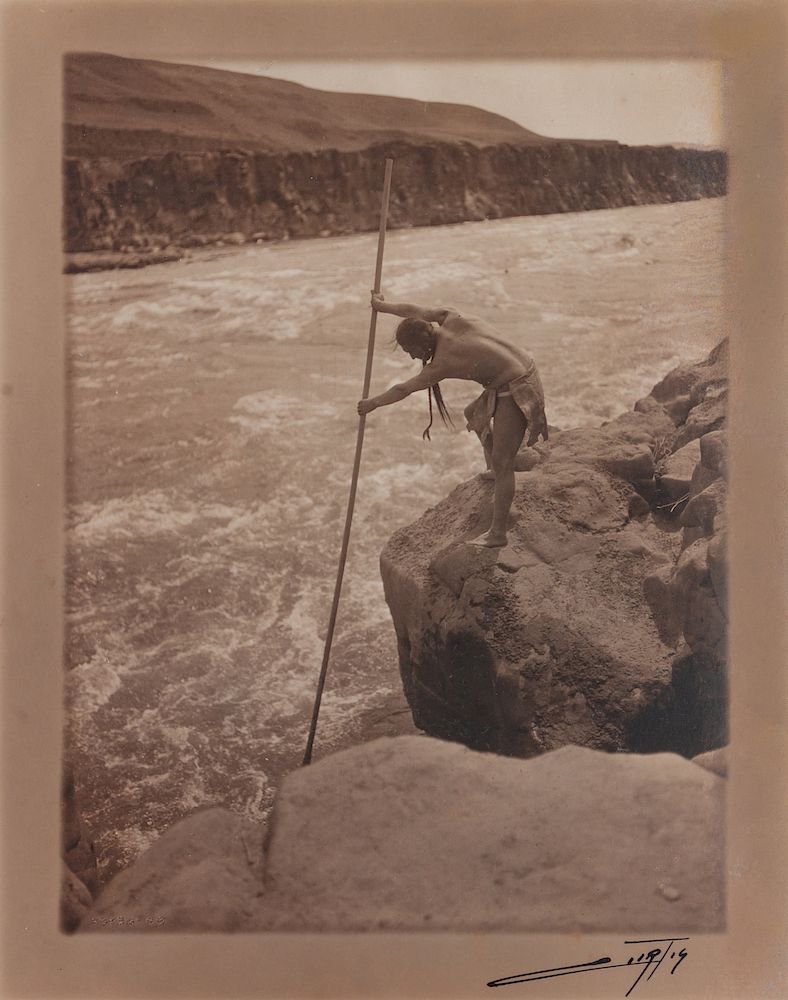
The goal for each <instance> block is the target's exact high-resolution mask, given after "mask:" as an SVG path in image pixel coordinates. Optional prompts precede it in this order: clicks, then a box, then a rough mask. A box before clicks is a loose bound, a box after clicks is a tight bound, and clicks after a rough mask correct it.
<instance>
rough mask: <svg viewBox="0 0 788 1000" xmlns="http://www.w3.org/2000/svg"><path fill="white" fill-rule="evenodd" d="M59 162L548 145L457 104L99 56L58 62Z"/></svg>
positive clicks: (70, 57)
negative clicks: (395, 144)
mask: <svg viewBox="0 0 788 1000" xmlns="http://www.w3.org/2000/svg"><path fill="white" fill-rule="evenodd" d="M64 63H65V66H64V69H65V129H66V137H65V138H66V155H67V156H74V157H99V156H104V157H107V156H108V157H111V158H113V159H118V160H124V159H139V158H141V157H144V156H146V155H151V156H154V155H156V156H160V155H163V154H164V153H168V152H207V151H215V150H220V149H228V148H237V149H243V150H247V151H250V152H267V153H299V152H308V151H316V150H323V149H336V150H340V151H353V150H361V149H366V148H368V147H370V146H372V145H377V144H380V143H383V142H389V141H406V142H412V143H413V142H416V143H419V142H424V141H443V142H467V143H471V144H473V145H474V146H479V147H483V146H490V145H496V144H499V143H513V144H517V145H521V144H542V143H545V142H554V141H555V140H551V139H547V138H545V137H544V136H540V135H537V134H536V133H535V132H529V131H528V130H527V129H524V128H522V127H521V126H519V125H517V124H516V123H515V122H512V121H509V119H508V118H503V117H502V116H500V115H495V114H492V113H490V112H488V111H482V110H480V109H479V108H472V107H468V106H466V105H462V104H442V103H430V102H423V101H416V100H410V99H408V98H401V97H381V96H377V95H370V94H341V93H331V92H329V91H323V90H314V89H312V88H310V87H302V86H301V85H300V84H297V83H289V82H286V81H284V80H274V79H271V78H269V77H264V76H254V75H250V74H248V73H233V72H229V71H227V70H218V69H211V68H209V67H205V66H189V65H182V64H176V63H167V62H156V61H152V60H143V59H126V58H122V57H120V56H114V55H106V54H103V53H95V52H90V53H71V54H68V55H67V56H66V57H65V60H64Z"/></svg>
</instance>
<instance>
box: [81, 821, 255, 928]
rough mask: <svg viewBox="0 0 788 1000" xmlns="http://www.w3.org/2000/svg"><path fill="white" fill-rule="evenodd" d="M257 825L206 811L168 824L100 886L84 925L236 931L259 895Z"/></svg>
mask: <svg viewBox="0 0 788 1000" xmlns="http://www.w3.org/2000/svg"><path fill="white" fill-rule="evenodd" d="M262 857H263V855H262V827H260V826H259V825H257V824H254V823H250V822H249V821H248V820H245V819H243V818H242V817H240V816H238V815H236V814H235V813H231V812H229V811H227V810H226V809H207V810H204V811H202V812H197V813H194V814H193V815H191V816H189V817H187V818H186V819H184V820H181V821H180V822H179V823H176V824H175V825H174V826H172V827H170V829H169V830H167V832H166V833H164V834H163V835H162V836H161V837H160V838H159V839H158V840H157V841H155V842H154V843H153V844H152V845H151V847H149V848H148V850H147V851H145V852H144V853H143V854H142V855H140V857H139V858H137V860H136V861H135V862H134V864H133V865H132V866H131V867H130V868H127V869H126V870H125V871H122V872H121V873H120V874H119V875H116V876H115V878H114V879H113V880H112V881H111V882H110V883H109V885H107V886H106V888H105V889H104V890H103V891H102V893H101V894H100V896H99V898H98V899H97V900H96V903H95V905H94V907H93V909H92V910H91V911H90V913H89V916H88V918H87V919H83V921H82V923H81V925H80V928H79V930H80V932H83V931H118V930H121V931H132V932H139V931H181V932H189V931H235V930H241V929H243V928H244V927H245V926H246V925H247V924H248V922H249V920H250V919H251V916H252V914H253V912H254V909H255V907H256V905H257V902H258V897H259V896H260V894H261V893H262Z"/></svg>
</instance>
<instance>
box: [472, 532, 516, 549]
mask: <svg viewBox="0 0 788 1000" xmlns="http://www.w3.org/2000/svg"><path fill="white" fill-rule="evenodd" d="M507 541H508V539H507V537H506V532H505V531H493V530H492V529H491V530H490V531H488V532H486V533H485V534H484V535H479V537H478V538H472V539H471V540H470V543H469V544H470V545H479V546H481V547H482V548H487V549H498V548H502V547H503V546H504V545H506V542H507Z"/></svg>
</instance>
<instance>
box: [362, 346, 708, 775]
mask: <svg viewBox="0 0 788 1000" xmlns="http://www.w3.org/2000/svg"><path fill="white" fill-rule="evenodd" d="M726 358H727V349H726V345H725V343H724V342H723V343H722V344H721V345H719V346H718V347H717V348H715V350H714V351H712V353H711V354H710V355H709V357H708V358H707V359H706V360H704V361H703V362H700V363H698V364H697V365H694V366H691V365H685V366H682V367H681V368H680V369H678V370H677V371H676V372H675V373H673V374H672V375H669V376H667V377H666V378H665V379H663V380H662V382H661V383H659V385H658V386H657V387H655V389H654V391H653V393H652V395H651V396H649V397H646V398H645V399H643V400H640V401H639V402H638V403H637V404H636V407H635V410H634V411H632V412H630V413H625V414H622V415H621V416H620V417H617V418H616V419H615V420H611V421H609V422H608V423H606V424H603V425H602V426H601V427H599V428H589V429H576V430H568V431H565V432H563V433H561V432H558V433H556V434H554V435H552V436H551V441H550V445H549V446H547V445H539V446H537V448H536V449H534V450H533V451H535V452H536V454H537V455H538V459H539V460H538V462H536V463H531V465H532V468H531V470H530V471H528V472H524V473H519V472H518V473H517V491H516V495H515V499H514V503H513V506H512V518H511V522H512V523H511V527H510V531H509V542H508V544H507V546H506V547H505V548H503V549H484V548H480V547H478V546H475V545H472V544H469V542H470V541H471V540H472V539H473V538H474V537H475V536H477V535H479V534H480V533H482V531H484V530H485V529H486V528H487V526H488V525H489V521H490V517H491V508H492V494H493V486H492V484H491V483H488V482H484V481H482V480H479V479H474V480H470V481H468V482H466V483H463V484H461V485H460V486H458V487H457V488H456V489H455V490H454V491H453V493H452V494H451V495H450V496H449V497H447V498H446V499H445V500H444V501H443V502H442V503H440V504H438V506H437V507H435V508H432V509H431V510H429V511H427V512H426V513H425V514H424V515H423V516H422V517H421V518H420V519H419V520H418V521H417V522H416V523H415V524H412V525H410V526H408V527H407V528H403V529H401V530H400V531H398V532H397V533H396V534H394V535H393V536H392V538H391V539H390V540H389V542H388V544H387V545H386V547H385V549H384V551H383V553H382V555H381V574H382V577H383V583H384V588H385V594H386V599H387V601H388V604H389V608H390V610H391V614H392V618H393V621H394V627H395V631H396V634H397V640H398V647H399V658H400V671H401V675H402V680H403V686H404V689H405V694H406V696H407V699H408V702H409V704H410V706H411V710H412V712H413V717H414V721H415V723H416V725H417V726H419V727H420V728H421V729H424V730H425V731H426V732H427V733H429V734H431V735H434V736H440V737H444V738H449V739H455V740H460V741H462V742H465V743H466V744H468V745H469V746H471V747H475V748H477V749H483V750H494V751H498V752H502V753H507V754H515V755H519V756H529V755H531V754H535V753H539V752H542V751H545V750H551V749H554V748H556V747H559V746H562V745H565V744H567V743H580V744H583V745H585V746H590V747H596V748H598V749H603V750H612V749H628V750H649V751H653V750H676V751H678V752H681V753H684V754H686V755H689V756H691V755H693V754H697V753H700V752H702V751H704V750H708V749H712V748H713V747H714V746H718V745H720V742H724V740H725V738H726V734H725V732H724V724H723V723H722V722H720V719H721V716H720V705H721V700H720V698H721V692H722V688H721V686H720V683H719V682H718V681H719V677H717V678H716V679H714V678H715V676H716V675H715V674H714V670H717V674H718V675H719V668H720V665H721V664H722V663H723V662H724V657H725V642H724V627H723V626H724V611H723V610H722V609H721V608H720V606H719V601H718V594H719V591H720V589H721V588H723V587H724V554H723V553H721V552H720V549H719V545H718V544H717V545H715V546H714V547H713V548H712V550H711V551H712V554H711V555H709V554H708V552H707V550H708V549H709V540H710V537H711V535H712V534H713V533H714V531H715V530H717V528H719V526H720V524H721V523H722V522H721V518H722V517H724V505H725V484H724V480H722V479H721V477H720V469H721V468H723V467H724V466H725V460H724V439H723V438H722V432H721V430H720V428H719V426H718V425H719V423H720V421H719V420H718V419H717V417H718V416H719V414H717V410H716V409H715V410H714V413H715V414H717V415H716V416H714V415H712V414H711V409H712V408H714V407H717V408H718V407H719V406H721V405H722V403H721V402H720V401H723V402H724V396H725V389H726V382H725V372H726V370H727V369H726ZM684 397H686V399H687V406H686V407H685V406H684V403H683V402H681V400H683V399H684ZM699 408H701V409H702V412H700V413H699V412H697V411H698V410H699ZM722 412H723V418H724V411H722ZM712 416H713V419H712ZM707 427H708V428H709V429H708V430H706V431H705V432H704V430H703V428H707ZM696 432H697V433H696ZM704 457H705V458H706V461H707V462H708V463H709V465H708V466H706V465H704V464H703V458H704ZM677 501H681V502H680V503H678V502H677ZM680 519H681V520H680ZM682 527H683V534H682V532H681V528H682ZM699 541H700V543H701V544H699V545H696V546H695V548H694V549H693V551H692V552H690V553H688V554H685V555H682V548H683V549H685V550H686V549H688V548H689V547H691V546H692V545H693V544H694V543H696V542H699ZM680 557H681V560H680ZM712 566H713V567H714V570H713V571H712ZM712 598H713V600H712ZM685 643H688V644H689V648H690V652H694V653H696V654H697V657H696V659H697V662H698V663H700V664H701V667H700V672H699V673H698V674H697V676H698V678H700V677H701V676H702V677H703V678H704V680H703V681H701V680H698V682H697V683H692V684H688V682H687V678H688V676H689V674H688V673H687V663H686V657H684V650H685V647H684V644H685ZM710 657H711V659H710ZM677 658H679V660H680V668H678V672H677V666H676V660H677ZM710 664H713V665H714V667H713V669H712V670H711V672H710V669H709V667H710ZM709 678H712V679H714V683H713V684H712V686H711V688H710V689H709V698H710V703H712V704H713V708H714V713H715V718H716V719H717V721H718V722H719V723H720V724H717V723H715V725H713V726H710V727H709V726H701V727H698V726H697V725H696V724H695V722H696V721H697V717H698V714H699V713H701V714H702V712H703V703H704V698H705V693H704V691H705V688H704V684H705V680H707V679H709ZM712 689H713V690H712ZM687 698H689V699H690V702H691V704H690V703H688V702H687V700H686V699H687ZM723 715H724V713H723ZM682 719H687V720H689V719H692V720H694V721H693V722H692V724H690V723H689V722H688V723H687V724H686V725H684V726H683V728H682ZM709 741H711V742H709Z"/></svg>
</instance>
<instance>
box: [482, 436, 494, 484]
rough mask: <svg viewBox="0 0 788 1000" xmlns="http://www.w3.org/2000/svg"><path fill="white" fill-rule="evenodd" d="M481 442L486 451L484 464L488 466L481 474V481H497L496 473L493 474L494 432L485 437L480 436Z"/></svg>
mask: <svg viewBox="0 0 788 1000" xmlns="http://www.w3.org/2000/svg"><path fill="white" fill-rule="evenodd" d="M479 441H480V442H481V445H482V448H483V450H484V464H485V466H486V468H485V471H484V472H480V473H479V478H480V479H488V480H493V479H495V472H493V464H492V455H493V435H492V431H491V432H490V433H489V434H487V435H486V436H485V437H482V436H481V435H479Z"/></svg>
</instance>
